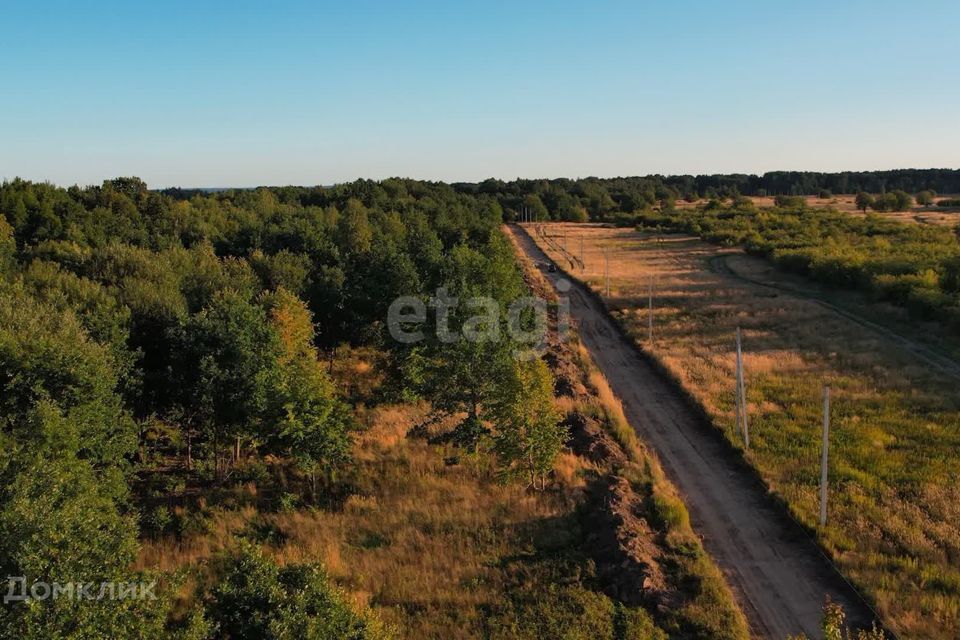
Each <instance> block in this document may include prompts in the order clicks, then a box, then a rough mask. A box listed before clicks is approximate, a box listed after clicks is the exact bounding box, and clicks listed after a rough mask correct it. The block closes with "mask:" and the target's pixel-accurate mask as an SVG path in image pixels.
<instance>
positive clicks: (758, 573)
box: [510, 227, 873, 640]
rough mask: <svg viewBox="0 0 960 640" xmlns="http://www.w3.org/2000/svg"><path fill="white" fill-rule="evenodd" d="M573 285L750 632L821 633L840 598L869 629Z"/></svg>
mask: <svg viewBox="0 0 960 640" xmlns="http://www.w3.org/2000/svg"><path fill="white" fill-rule="evenodd" d="M510 232H511V233H513V234H514V235H515V236H516V239H517V241H518V243H519V246H520V247H521V248H522V249H523V250H524V251H525V252H526V253H527V255H528V257H530V258H531V259H532V260H533V261H534V262H542V263H550V262H551V260H550V258H548V257H547V255H546V254H545V253H544V252H543V251H542V250H541V249H540V248H539V247H538V246H537V245H536V243H535V242H534V241H533V239H532V238H531V237H530V236H529V235H528V234H527V233H526V232H524V231H518V230H517V228H515V227H514V228H511V230H510ZM544 275H546V277H547V279H548V280H549V281H550V282H551V284H553V285H554V286H556V283H557V282H558V281H559V280H561V279H567V277H566V276H565V275H564V274H563V273H561V272H557V273H550V272H548V273H545V274H544ZM571 285H572V286H571V287H570V290H569V292H568V294H567V295H568V296H569V298H570V311H571V315H572V316H573V319H574V320H575V321H576V322H577V324H578V326H579V334H580V338H581V340H582V342H583V344H584V345H585V346H586V347H587V349H588V350H589V351H590V354H591V356H592V357H593V359H594V361H595V362H596V363H597V366H598V367H599V368H600V369H601V371H602V372H603V374H604V375H605V376H606V377H607V379H608V380H609V382H610V385H611V387H612V389H613V391H614V393H616V395H617V396H618V397H619V398H620V400H621V401H622V403H623V408H624V411H625V412H626V415H627V418H628V420H629V421H630V424H631V425H632V426H633V428H634V429H635V430H636V431H637V433H638V434H639V435H640V437H641V438H642V439H643V440H644V442H646V443H647V445H648V446H649V447H650V448H651V449H652V450H653V451H654V452H655V453H656V454H657V456H658V458H659V459H660V462H661V464H662V465H663V467H664V469H665V471H666V472H667V475H668V476H669V478H670V479H671V481H672V482H673V483H674V484H675V485H676V486H677V487H678V488H679V489H680V491H681V493H682V494H683V497H684V501H685V502H686V505H687V508H688V510H689V511H690V519H691V524H692V525H693V527H694V530H695V531H697V533H698V534H699V535H700V536H701V537H702V539H703V544H704V547H705V548H706V550H707V551H708V552H709V553H710V554H711V555H712V556H713V558H714V560H715V561H716V562H717V564H718V565H719V566H720V568H721V569H722V570H723V572H724V574H725V576H726V579H727V581H728V583H729V584H730V586H731V588H732V589H733V591H734V593H735V594H736V596H737V598H738V601H739V603H740V606H741V607H742V608H743V610H744V613H745V614H746V615H747V618H748V620H749V621H750V625H751V632H752V633H753V634H754V635H755V636H756V637H760V638H771V639H775V640H784V639H785V638H786V637H787V636H788V635H793V634H799V633H801V632H802V633H806V634H807V635H808V636H809V637H811V638H819V637H821V635H822V634H821V631H820V618H821V608H822V606H823V602H824V598H825V597H827V596H829V597H830V599H831V600H833V601H834V602H837V603H839V604H841V605H843V607H844V609H845V610H846V612H847V617H848V620H849V621H850V622H851V623H852V624H853V625H855V626H869V624H870V621H871V620H872V618H873V616H872V614H871V612H870V610H869V608H868V607H867V606H866V605H865V604H864V602H863V600H862V598H861V597H860V596H859V595H858V594H857V593H856V592H855V591H854V590H853V589H852V588H851V587H850V586H849V585H848V584H847V583H846V582H845V581H844V580H843V578H842V577H841V576H840V575H839V574H838V573H837V571H836V569H835V568H834V567H833V566H832V565H831V564H830V563H829V562H828V561H827V560H826V558H825V557H824V556H823V554H822V553H821V552H820V550H819V549H818V548H817V547H816V545H815V544H814V543H813V542H812V541H811V539H810V538H809V536H808V535H807V533H806V532H805V531H804V530H803V529H801V528H800V526H799V525H798V524H796V523H795V522H794V521H792V520H791V519H790V518H789V517H788V516H787V515H786V514H785V513H784V511H783V509H782V507H780V506H779V505H777V504H776V503H775V502H774V500H773V499H772V498H771V497H770V496H769V495H768V494H767V492H766V491H765V489H764V488H763V487H762V485H761V484H760V483H759V482H758V481H757V479H756V478H755V477H753V476H751V474H750V473H749V472H748V471H747V470H745V469H744V467H743V463H742V462H739V461H738V460H737V459H736V458H735V456H734V455H732V453H731V451H730V448H729V446H728V445H727V444H726V443H725V442H724V441H723V440H722V439H721V437H720V435H719V434H718V433H716V432H715V430H714V429H713V428H712V427H711V426H710V425H708V424H705V423H704V420H703V418H702V416H700V415H699V414H698V413H697V412H696V411H695V410H694V408H693V407H692V406H691V405H690V404H689V402H688V401H687V400H686V399H685V398H684V397H682V396H681V395H680V393H679V392H678V391H677V389H676V388H675V387H674V386H673V383H672V382H670V381H668V380H666V379H665V378H664V377H663V376H662V375H661V374H660V373H659V372H658V371H657V370H656V369H655V368H654V366H653V365H652V364H651V363H649V362H648V361H647V360H645V359H644V358H643V357H642V356H641V355H640V354H639V353H638V352H637V350H636V345H635V344H634V343H633V342H632V341H630V340H629V339H628V338H626V337H625V336H624V335H623V334H622V332H621V331H620V329H619V327H618V326H617V325H616V324H615V321H614V320H613V319H612V318H611V317H610V316H609V314H608V313H607V312H606V310H605V309H604V308H603V307H602V306H601V305H600V304H599V303H598V302H597V301H596V300H595V299H594V297H593V296H592V294H591V293H589V292H588V291H587V290H586V289H585V288H584V286H583V285H582V284H581V283H579V282H578V281H576V280H574V281H573V282H572V283H571Z"/></svg>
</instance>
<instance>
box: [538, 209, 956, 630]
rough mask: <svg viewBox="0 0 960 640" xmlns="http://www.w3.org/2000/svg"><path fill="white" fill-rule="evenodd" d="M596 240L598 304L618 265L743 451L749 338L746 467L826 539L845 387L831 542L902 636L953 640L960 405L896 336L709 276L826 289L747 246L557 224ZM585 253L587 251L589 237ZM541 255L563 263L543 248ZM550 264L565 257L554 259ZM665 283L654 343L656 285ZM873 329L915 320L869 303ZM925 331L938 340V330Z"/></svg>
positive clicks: (627, 319) (633, 307) (684, 374)
mask: <svg viewBox="0 0 960 640" xmlns="http://www.w3.org/2000/svg"><path fill="white" fill-rule="evenodd" d="M551 226H552V227H553V229H552V230H551V231H552V232H553V233H554V234H563V233H565V234H566V235H567V236H568V238H577V237H578V236H580V235H582V236H583V238H584V249H585V252H584V253H585V256H584V259H585V262H586V268H585V269H584V270H583V271H582V272H581V271H579V270H578V271H574V272H573V273H574V275H576V276H578V277H580V278H582V279H583V280H584V281H586V282H587V283H588V284H589V285H590V286H591V287H593V288H594V289H595V290H596V291H597V292H598V293H601V294H602V293H603V289H604V269H605V259H604V255H606V258H607V260H608V261H609V273H610V280H611V282H610V287H611V292H610V296H609V297H608V298H606V302H607V304H608V306H609V307H610V308H611V310H612V312H613V314H614V315H615V316H616V317H617V318H618V319H619V320H620V321H621V322H622V324H623V325H624V326H625V327H626V328H627V330H628V331H629V332H630V333H631V334H632V335H634V336H635V337H636V339H637V341H638V342H639V343H640V344H641V345H642V346H643V348H645V349H648V350H649V351H650V352H651V353H652V355H653V356H654V357H656V358H657V359H659V360H660V361H661V362H662V363H663V364H665V365H666V367H667V368H668V369H669V371H670V372H671V374H672V375H673V376H675V377H676V378H677V379H678V380H679V381H680V382H681V383H682V384H683V385H684V387H686V389H687V390H689V391H690V392H691V393H692V395H693V396H694V397H695V398H696V400H697V401H698V402H699V403H701V404H702V405H703V407H704V408H705V409H706V411H707V412H708V414H709V415H710V416H712V418H713V420H714V422H715V424H716V425H717V426H718V427H719V428H720V429H722V430H723V431H724V432H725V434H726V435H727V437H728V438H730V439H731V440H732V441H734V442H738V439H737V435H736V431H735V428H734V417H733V408H734V407H733V398H734V393H733V381H732V379H733V369H734V356H733V346H734V342H733V335H734V331H735V328H736V327H737V326H738V325H739V326H741V328H742V331H743V343H744V349H745V368H746V378H747V384H748V404H749V411H750V419H751V425H752V434H751V435H752V438H751V444H752V448H751V450H750V451H749V452H745V453H744V455H745V457H746V458H747V459H748V460H749V461H750V463H751V464H753V465H755V466H756V467H757V468H758V469H759V471H760V472H761V474H762V475H763V476H764V478H765V479H766V480H767V482H768V484H769V485H770V486H771V488H772V489H773V490H774V491H776V492H778V493H779V494H780V495H782V496H783V497H784V498H785V499H786V500H787V502H788V503H789V504H790V507H791V509H792V511H793V512H794V513H795V515H796V516H797V517H798V518H799V519H800V520H801V521H802V522H804V523H805V524H807V525H808V526H809V527H811V528H812V529H813V528H816V513H817V495H818V494H817V481H818V469H819V452H820V451H819V433H820V426H819V415H820V392H821V386H822V384H824V383H829V384H831V385H832V388H833V416H834V435H833V441H832V447H833V450H832V456H833V460H834V462H833V468H832V472H831V488H832V491H833V498H832V501H831V504H830V517H831V522H830V524H829V525H828V526H827V527H826V528H825V529H823V530H820V531H819V532H818V535H819V537H820V539H821V541H822V543H823V545H824V546H825V547H826V548H827V549H828V550H829V551H830V553H831V554H832V555H833V557H834V559H835V560H836V561H837V563H838V564H839V566H840V567H841V568H842V569H843V571H844V572H845V573H846V574H847V575H848V576H849V577H850V578H852V579H853V580H854V581H855V582H856V583H858V584H859V585H861V586H862V587H863V588H864V590H865V591H866V592H867V593H868V594H869V596H871V597H872V598H873V599H874V601H875V602H876V605H877V608H878V609H879V611H880V613H881V615H883V617H884V619H885V620H886V621H887V622H888V623H889V624H890V625H891V627H892V628H894V629H896V630H898V631H899V632H900V633H902V634H903V636H904V637H910V638H946V637H952V636H951V635H950V634H951V633H952V631H950V630H951V629H955V628H957V626H958V625H960V569H958V567H960V519H958V518H957V512H956V509H957V507H956V505H957V504H960V488H958V487H960V483H958V480H960V465H958V464H957V463H958V462H960V460H958V456H960V411H958V408H960V392H958V390H957V385H956V384H955V381H953V380H951V379H947V378H945V376H944V375H943V374H941V373H939V372H938V371H936V370H933V369H931V367H930V366H929V365H927V364H926V363H925V362H924V361H922V360H920V359H918V358H917V357H916V356H914V355H913V354H912V353H911V352H909V351H907V350H906V349H904V348H903V347H902V346H901V345H900V344H898V343H896V342H894V341H892V340H890V339H889V338H888V337H886V336H884V335H882V334H879V333H877V332H875V331H872V330H870V329H869V328H866V327H864V326H862V325H860V324H858V323H856V322H854V321H852V320H850V319H848V318H846V317H844V316H841V315H839V314H837V313H835V312H833V311H831V310H830V309H828V308H825V307H823V306H821V305H819V304H817V303H816V302H814V301H812V300H810V299H807V298H805V297H803V296H798V295H793V294H790V293H786V292H784V291H777V290H775V289H769V288H765V287H758V286H756V285H753V284H749V283H745V282H744V281H742V280H740V279H738V278H736V277H734V276H731V275H730V274H728V273H724V272H723V271H720V272H714V271H712V270H711V269H710V265H711V260H713V261H716V260H717V256H728V257H727V258H725V260H726V264H727V266H728V267H729V269H731V270H732V271H733V272H734V273H739V274H742V275H747V276H749V277H750V278H752V279H760V280H771V281H774V282H775V281H777V280H781V281H787V280H789V282H790V284H791V286H795V287H801V288H802V287H809V288H811V289H810V290H811V292H813V293H815V291H814V289H815V287H814V286H813V285H811V284H809V283H805V282H803V281H802V280H800V279H796V278H790V277H789V276H784V275H782V274H779V273H777V272H776V271H774V270H773V269H772V268H771V267H770V266H769V264H768V263H766V262H764V261H762V260H760V259H756V258H752V257H749V256H746V255H744V254H742V253H741V252H739V251H738V250H735V249H727V248H721V247H716V246H713V245H708V244H706V243H703V242H700V241H698V240H696V239H694V238H689V237H681V236H665V237H663V240H662V241H658V240H657V238H656V237H655V236H647V235H644V234H641V233H638V232H636V231H634V230H631V229H616V228H609V227H603V226H600V225H560V224H557V225H551ZM571 246H574V247H576V248H579V240H577V241H575V242H573V243H572V245H571ZM541 248H543V249H545V250H547V251H548V252H550V249H549V247H546V246H545V245H544V244H543V243H541ZM551 256H552V257H554V258H558V257H559V256H557V255H555V253H551ZM651 276H652V277H653V279H654V290H655V295H654V312H653V317H654V327H655V331H654V333H655V339H654V344H653V345H649V344H647V313H648V312H647V287H648V282H649V279H650V277H651ZM854 303H856V305H857V306H856V309H857V311H858V312H859V313H865V314H870V315H869V317H870V318H871V319H877V318H879V317H881V316H883V317H886V316H889V317H890V321H891V323H894V324H896V323H899V324H898V325H897V326H900V327H906V328H905V329H904V330H910V328H909V326H908V325H907V324H906V323H905V322H904V321H903V314H902V312H898V311H896V310H893V309H890V308H889V307H886V306H884V305H879V304H871V303H869V302H865V301H855V300H854V299H853V298H852V297H851V299H850V304H851V305H854ZM925 329H927V328H925Z"/></svg>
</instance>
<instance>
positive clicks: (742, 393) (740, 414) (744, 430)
mask: <svg viewBox="0 0 960 640" xmlns="http://www.w3.org/2000/svg"><path fill="white" fill-rule="evenodd" d="M736 393H737V431H739V432H740V435H741V436H742V437H743V446H744V448H745V449H746V450H747V451H749V450H750V424H749V422H748V421H747V386H746V385H745V384H744V382H743V349H742V347H741V344H740V327H739V326H738V327H737V392H736Z"/></svg>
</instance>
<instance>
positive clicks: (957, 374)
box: [707, 254, 960, 380]
mask: <svg viewBox="0 0 960 640" xmlns="http://www.w3.org/2000/svg"><path fill="white" fill-rule="evenodd" d="M731 255H738V254H720V255H717V256H714V257H712V258H710V259H709V260H708V261H707V264H708V265H709V267H710V270H711V271H713V272H714V273H718V274H721V275H725V276H728V277H731V278H734V279H736V280H739V281H741V282H745V283H748V284H752V285H755V286H758V287H764V288H766V289H772V290H776V291H782V292H783V293H788V294H790V295H793V296H797V297H800V298H805V299H807V300H810V301H811V302H813V303H815V304H818V305H820V306H821V307H823V308H825V309H828V310H830V311H832V312H833V313H836V314H837V315H841V316H843V317H844V318H846V319H847V320H851V321H853V322H856V323H857V324H859V325H860V326H862V327H865V328H867V329H870V330H871V331H874V332H876V333H877V334H879V335H880V336H882V337H884V338H886V339H888V340H890V341H892V342H894V343H896V344H899V345H900V346H901V347H903V348H904V349H905V350H907V351H909V352H910V353H912V354H913V355H914V356H916V357H917V358H919V359H920V360H922V361H923V362H925V363H927V364H928V365H930V366H931V367H933V368H934V369H937V370H938V371H940V372H941V373H945V374H947V375H949V376H950V377H951V378H954V379H955V380H960V363H957V362H956V361H955V360H953V359H952V358H950V356H948V355H945V354H943V353H941V352H940V351H938V350H937V349H936V348H934V347H930V346H927V345H924V344H921V343H920V342H918V341H916V340H912V339H910V338H908V337H906V336H902V335H900V334H899V333H896V332H894V331H891V330H890V329H887V328H886V327H883V326H881V325H879V324H877V323H876V322H873V321H871V320H868V319H867V318H864V317H863V316H861V315H859V314H856V313H853V312H851V311H848V310H846V309H842V308H840V307H838V306H837V305H835V304H831V303H830V302H828V301H826V300H824V299H823V298H822V297H820V296H818V295H817V293H816V292H815V291H804V290H801V289H798V288H796V287H792V286H789V285H786V284H782V283H776V282H773V281H768V280H758V279H756V278H752V277H750V276H748V275H745V274H743V273H740V272H739V271H738V270H737V269H736V268H734V267H733V266H731V264H730V260H729V259H730V257H731Z"/></svg>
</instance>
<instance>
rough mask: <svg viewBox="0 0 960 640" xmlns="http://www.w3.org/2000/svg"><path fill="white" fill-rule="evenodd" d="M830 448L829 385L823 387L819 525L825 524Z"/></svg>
mask: <svg viewBox="0 0 960 640" xmlns="http://www.w3.org/2000/svg"><path fill="white" fill-rule="evenodd" d="M829 450H830V387H829V386H827V385H824V387H823V455H822V457H821V458H820V526H821V527H823V526H826V524H827V470H828V468H829V453H828V452H829Z"/></svg>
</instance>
